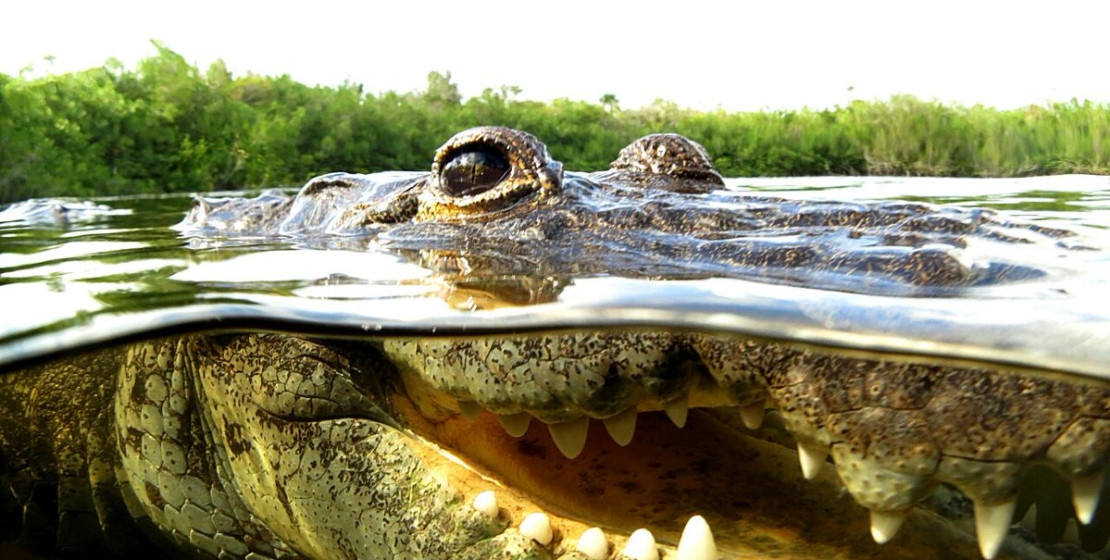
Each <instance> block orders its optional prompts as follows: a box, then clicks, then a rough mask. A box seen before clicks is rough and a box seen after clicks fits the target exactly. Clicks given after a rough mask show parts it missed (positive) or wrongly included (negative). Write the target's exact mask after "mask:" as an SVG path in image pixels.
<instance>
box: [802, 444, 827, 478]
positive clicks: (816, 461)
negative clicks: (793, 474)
mask: <svg viewBox="0 0 1110 560" xmlns="http://www.w3.org/2000/svg"><path fill="white" fill-rule="evenodd" d="M828 456H829V450H828V449H826V448H825V446H824V445H821V444H820V443H802V442H798V461H799V462H801V464H802V476H804V477H805V478H806V480H813V479H815V478H817V475H818V474H821V467H822V466H824V464H825V459H827V458H828Z"/></svg>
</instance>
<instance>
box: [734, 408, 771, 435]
mask: <svg viewBox="0 0 1110 560" xmlns="http://www.w3.org/2000/svg"><path fill="white" fill-rule="evenodd" d="M766 410H767V409H766V407H765V404H764V403H763V401H759V402H757V403H754V404H749V405H746V406H742V407H740V421H741V422H743V423H744V427H745V428H747V429H749V430H758V429H759V427H760V426H762V425H763V414H764V413H765V412H766Z"/></svg>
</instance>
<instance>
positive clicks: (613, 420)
mask: <svg viewBox="0 0 1110 560" xmlns="http://www.w3.org/2000/svg"><path fill="white" fill-rule="evenodd" d="M602 423H603V424H605V431H607V432H609V437H611V438H613V441H615V442H617V445H619V446H621V447H624V446H626V445H628V444H629V443H632V435H633V434H635V433H636V407H632V408H629V409H628V410H625V411H624V412H622V413H620V414H618V415H616V416H610V417H609V418H606V419H605V420H602Z"/></svg>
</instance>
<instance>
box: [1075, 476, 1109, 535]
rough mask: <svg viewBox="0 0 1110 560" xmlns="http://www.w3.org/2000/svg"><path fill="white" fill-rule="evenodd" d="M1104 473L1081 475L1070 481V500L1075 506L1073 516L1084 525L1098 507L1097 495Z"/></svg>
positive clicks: (1100, 490) (1100, 488) (1088, 522)
mask: <svg viewBox="0 0 1110 560" xmlns="http://www.w3.org/2000/svg"><path fill="white" fill-rule="evenodd" d="M1105 478H1106V475H1105V474H1103V473H1098V474H1095V475H1091V476H1081V477H1079V478H1076V479H1074V480H1072V481H1071V502H1072V505H1073V506H1075V517H1076V518H1078V519H1079V522H1080V523H1082V524H1084V525H1090V524H1091V521H1093V520H1094V518H1095V510H1097V509H1098V497H1099V495H1101V494H1102V484H1103V481H1104V480H1105Z"/></svg>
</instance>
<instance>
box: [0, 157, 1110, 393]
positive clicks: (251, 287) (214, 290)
mask: <svg viewBox="0 0 1110 560" xmlns="http://www.w3.org/2000/svg"><path fill="white" fill-rule="evenodd" d="M728 185H729V189H730V190H731V191H733V192H737V193H753V192H755V193H758V194H765V195H768V196H782V197H788V198H803V199H851V200H882V199H902V200H915V201H924V202H930V203H935V204H949V205H955V206H961V207H988V208H996V209H999V210H1000V211H1002V212H1004V213H1005V214H1006V215H1007V216H1009V217H1013V218H1015V219H1019V220H1026V221H1035V222H1037V223H1039V224H1044V225H1046V226H1052V227H1063V228H1066V229H1070V230H1074V231H1076V232H1077V233H1079V234H1080V238H1079V239H1081V240H1082V243H1084V244H1085V246H1089V248H1090V249H1091V250H1090V251H1082V252H1080V253H1077V254H1076V255H1074V256H1070V255H1069V257H1068V259H1067V260H1066V261H1060V262H1043V263H1038V264H1040V265H1042V266H1043V267H1045V268H1046V269H1051V270H1053V271H1056V272H1057V273H1055V274H1053V275H1052V276H1051V279H1050V280H1049V281H1043V282H1028V283H1020V284H1016V285H1010V286H1005V287H1000V288H989V289H982V290H974V289H972V290H969V291H968V292H967V293H966V294H965V295H964V296H962V297H957V298H939V297H938V298H895V297H881V296H874V295H866V294H851V293H843V292H835V291H829V290H815V289H807V288H801V287H796V286H794V287H792V286H781V285H776V284H773V283H765V282H758V281H751V280H739V279H725V278H711V279H699V280H676V281H653V280H646V279H634V278H617V277H612V276H597V277H591V278H576V279H573V281H571V282H570V283H569V284H568V285H561V286H559V287H558V288H559V289H558V292H557V297H556V298H555V299H554V300H553V301H547V302H544V303H541V304H536V305H503V306H489V305H469V306H468V305H467V304H466V303H465V302H463V303H460V301H458V299H457V298H452V297H448V296H447V292H449V291H450V290H448V289H446V288H445V286H444V283H443V281H442V279H441V278H438V277H437V276H436V274H434V273H433V272H432V271H430V270H427V269H425V268H422V267H421V266H419V265H418V264H416V263H413V262H409V261H406V260H405V259H404V258H402V257H401V256H398V255H397V254H395V253H392V252H388V251H384V250H382V249H381V248H380V247H378V246H377V244H376V243H375V242H374V240H373V239H372V238H369V239H366V240H365V242H364V243H361V244H360V245H359V250H351V249H350V244H337V247H344V248H340V249H333V250H328V247H327V246H326V244H325V245H323V246H321V244H319V243H314V244H311V245H310V244H306V243H303V241H302V240H299V239H297V238H268V239H260V238H255V239H252V238H242V239H233V240H231V239H215V240H213V239H204V238H197V237H194V238H190V237H187V236H184V235H182V234H181V233H180V232H179V231H178V230H177V229H174V228H173V227H172V226H173V225H174V224H176V223H178V222H180V220H181V219H182V216H183V215H184V213H185V212H186V211H187V209H188V208H189V207H190V205H191V204H192V199H191V197H188V196H177V195H172V196H155V197H148V196H144V197H124V198H110V199H109V198H104V199H96V200H93V201H37V202H31V203H22V204H18V205H13V206H11V207H9V208H7V209H5V210H3V211H0V301H3V302H4V303H5V309H6V312H5V313H4V314H3V315H2V316H0V364H8V365H9V366H10V365H13V364H14V363H16V362H23V361H25V360H31V359H36V358H39V357H44V356H48V355H51V354H53V353H56V352H59V351H66V350H70V349H76V348H79V347H86V346H91V345H98V344H103V343H106V342H108V341H110V340H112V339H122V338H129V337H143V336H151V335H154V334H163V333H167V332H173V331H177V330H190V329H197V328H205V329H257V328H266V329H268V330H286V331H290V332H307V333H333V334H342V335H360V334H373V335H377V336H395V335H406V334H421V335H426V334H456V335H457V334H460V333H466V334H474V333H493V334H496V333H498V332H504V331H506V330H509V329H516V330H519V329H546V328H560V327H583V326H585V327H603V326H607V327H613V326H616V327H620V326H626V325H646V326H667V327H674V328H691V329H698V330H717V331H720V330H723V331H732V332H742V333H745V334H751V335H757V336H763V337H768V338H774V339H782V340H797V341H804V342H807V343H814V344H821V345H832V346H837V347H849V348H862V349H866V350H869V351H882V352H894V353H912V354H924V355H929V356H937V357H944V358H950V359H973V360H982V361H991V362H999V363H1005V364H1010V365H1026V366H1030V367H1034V368H1041V369H1049V370H1058V371H1065V372H1077V373H1083V374H1089V375H1096V376H1103V377H1110V359H1108V358H1110V304H1107V303H1104V299H1105V298H1104V297H1103V296H1102V294H1104V293H1105V292H1106V288H1107V286H1106V285H1105V284H1106V282H1107V279H1108V278H1110V274H1107V273H1108V272H1110V257H1108V255H1110V232H1108V231H1107V229H1108V228H1110V178H1106V177H1095V176H1082V175H1070V176H1056V177H1042V178H1024V179H934V178H889V177H872V178H844V177H818V178H789V179H730V180H729V181H728ZM233 194H235V195H240V194H241V193H233ZM1013 250H1014V251H1018V252H1020V251H1022V250H1023V249H1022V248H1021V247H1015V248H1013Z"/></svg>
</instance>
